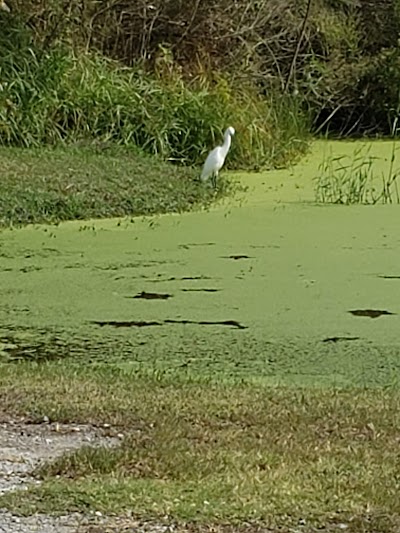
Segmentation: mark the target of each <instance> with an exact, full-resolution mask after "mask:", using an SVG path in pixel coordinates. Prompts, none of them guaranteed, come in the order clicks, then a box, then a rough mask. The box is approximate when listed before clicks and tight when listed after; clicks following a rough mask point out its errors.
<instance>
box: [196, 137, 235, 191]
mask: <svg viewBox="0 0 400 533" xmlns="http://www.w3.org/2000/svg"><path fill="white" fill-rule="evenodd" d="M232 135H235V129H234V128H232V126H230V127H229V128H228V129H227V130H226V131H225V133H224V143H223V145H222V146H217V147H216V148H214V150H211V152H210V153H209V154H208V156H207V159H206V161H205V163H204V167H203V170H202V172H201V176H200V179H201V181H203V182H205V181H207V180H208V178H210V177H211V183H212V184H213V186H214V188H216V186H217V178H218V172H219V171H220V170H221V168H222V166H223V164H224V162H225V158H226V156H227V154H228V152H229V148H230V147H231V141H232V139H231V138H232Z"/></svg>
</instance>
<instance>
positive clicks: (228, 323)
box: [91, 319, 247, 329]
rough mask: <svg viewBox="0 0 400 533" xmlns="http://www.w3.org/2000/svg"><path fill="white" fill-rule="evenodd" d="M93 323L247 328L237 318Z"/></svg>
mask: <svg viewBox="0 0 400 533" xmlns="http://www.w3.org/2000/svg"><path fill="white" fill-rule="evenodd" d="M91 323H92V324H95V325H96V326H100V327H103V326H112V327H114V328H132V327H135V328H143V327H151V326H164V325H167V324H184V325H186V324H192V325H196V326H229V327H232V328H237V329H247V326H243V324H240V322H237V320H215V321H213V320H185V319H182V320H174V319H166V320H162V321H157V320H150V321H146V320H93V321H92V322H91Z"/></svg>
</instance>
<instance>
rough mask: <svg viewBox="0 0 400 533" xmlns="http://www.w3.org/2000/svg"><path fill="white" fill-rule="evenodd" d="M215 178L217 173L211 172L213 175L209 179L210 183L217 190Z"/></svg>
mask: <svg viewBox="0 0 400 533" xmlns="http://www.w3.org/2000/svg"><path fill="white" fill-rule="evenodd" d="M217 177H218V172H213V175H212V177H211V183H212V186H213V187H214V189H216V188H217Z"/></svg>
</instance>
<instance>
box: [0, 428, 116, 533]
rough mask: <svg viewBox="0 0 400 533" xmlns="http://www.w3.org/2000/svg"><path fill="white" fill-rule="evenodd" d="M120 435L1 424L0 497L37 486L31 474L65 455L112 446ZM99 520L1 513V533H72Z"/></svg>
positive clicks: (104, 430) (99, 430) (108, 431)
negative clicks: (46, 463)
mask: <svg viewBox="0 0 400 533" xmlns="http://www.w3.org/2000/svg"><path fill="white" fill-rule="evenodd" d="M121 436H122V435H119V436H118V435H117V432H116V431H113V430H112V429H111V428H109V427H103V428H95V427H93V426H89V425H76V424H74V425H71V424H57V423H47V422H46V421H44V422H43V423H42V424H31V423H24V421H23V420H20V421H7V422H3V423H1V424H0V494H4V493H5V492H8V491H12V490H25V489H26V488H28V487H29V486H31V485H33V484H37V483H40V481H39V480H37V479H35V478H34V477H33V476H32V472H33V470H34V469H35V468H36V467H38V466H39V465H40V464H42V463H44V462H48V461H51V460H52V459H55V458H56V457H58V456H60V455H62V454H63V453H65V452H68V451H73V450H76V449H78V448H80V447H81V446H84V445H87V444H89V445H91V446H100V445H101V446H114V445H115V444H117V443H118V441H119V439H120V438H121ZM97 518H100V517H96V516H93V517H90V516H89V517H83V516H80V515H78V514H72V515H68V516H61V517H51V516H45V515H34V516H29V517H20V516H15V515H13V514H11V513H9V512H7V511H5V510H0V532H1V533H3V532H4V533H33V532H35V533H53V532H54V533H56V532H57V533H75V532H77V531H78V530H80V529H81V528H82V527H86V526H88V525H89V524H90V523H91V522H93V521H98V520H97Z"/></svg>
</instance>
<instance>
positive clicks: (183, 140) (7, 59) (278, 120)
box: [0, 23, 308, 168]
mask: <svg viewBox="0 0 400 533" xmlns="http://www.w3.org/2000/svg"><path fill="white" fill-rule="evenodd" d="M0 54H1V56H2V61H1V62H0V80H1V91H0V143H1V144H3V145H11V146H25V147H29V146H38V145H40V144H43V143H47V144H56V143H59V142H69V143H71V142H76V141H78V140H82V139H89V140H90V139H97V140H101V141H110V142H112V143H116V144H120V145H128V146H129V145H136V146H138V147H140V148H141V149H143V150H144V151H145V152H147V153H150V154H157V155H159V156H161V157H162V158H163V159H165V160H170V161H175V162H179V163H184V164H199V163H200V162H201V161H202V160H203V159H204V156H205V154H206V153H207V152H208V150H209V149H211V148H212V147H213V146H215V144H216V143H218V142H219V141H220V140H221V137H222V133H223V131H224V129H225V128H226V127H227V126H230V125H232V126H234V127H235V128H236V130H237V132H238V135H237V137H236V138H235V143H234V145H233V149H232V152H231V154H230V156H229V164H230V165H231V167H233V168H257V167H265V166H270V167H273V166H281V165H283V164H285V163H287V162H288V161H291V160H293V158H295V157H296V156H297V155H298V154H299V153H301V152H302V151H303V150H304V149H305V147H306V138H307V132H308V124H307V120H306V119H305V117H304V114H303V112H302V110H301V106H300V105H299V104H298V103H297V102H296V101H295V100H293V99H291V98H285V99H284V100H283V97H277V96H276V95H272V96H268V97H266V98H261V97H260V96H259V95H258V94H257V92H256V90H255V89H254V88H253V87H250V86H247V87H246V86H241V87H234V86H233V84H232V83H230V82H229V80H226V79H224V78H223V77H218V76H217V77H214V81H213V82H212V83H211V82H208V81H207V80H206V79H205V78H201V79H200V78H196V79H194V80H192V81H190V83H189V82H187V81H184V79H183V77H182V76H181V75H180V73H179V72H178V71H177V70H174V69H173V66H172V68H170V69H169V72H170V74H169V75H165V74H160V72H161V70H162V69H159V71H158V72H157V70H156V71H155V72H153V73H151V74H150V73H148V72H146V71H145V69H144V68H142V67H141V66H140V65H137V66H135V67H132V68H128V67H123V66H121V65H120V64H118V63H116V62H113V61H111V60H109V59H106V58H104V57H102V56H99V55H97V56H96V55H93V54H90V55H89V54H84V53H74V52H73V51H72V49H69V48H67V47H65V45H64V46H61V45H57V46H54V47H52V48H51V49H50V50H43V49H40V47H39V46H37V45H35V43H34V41H33V40H32V39H31V37H30V35H29V32H28V30H26V29H25V28H24V29H21V28H12V27H10V28H8V27H5V26H4V23H3V24H1V27H0Z"/></svg>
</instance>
